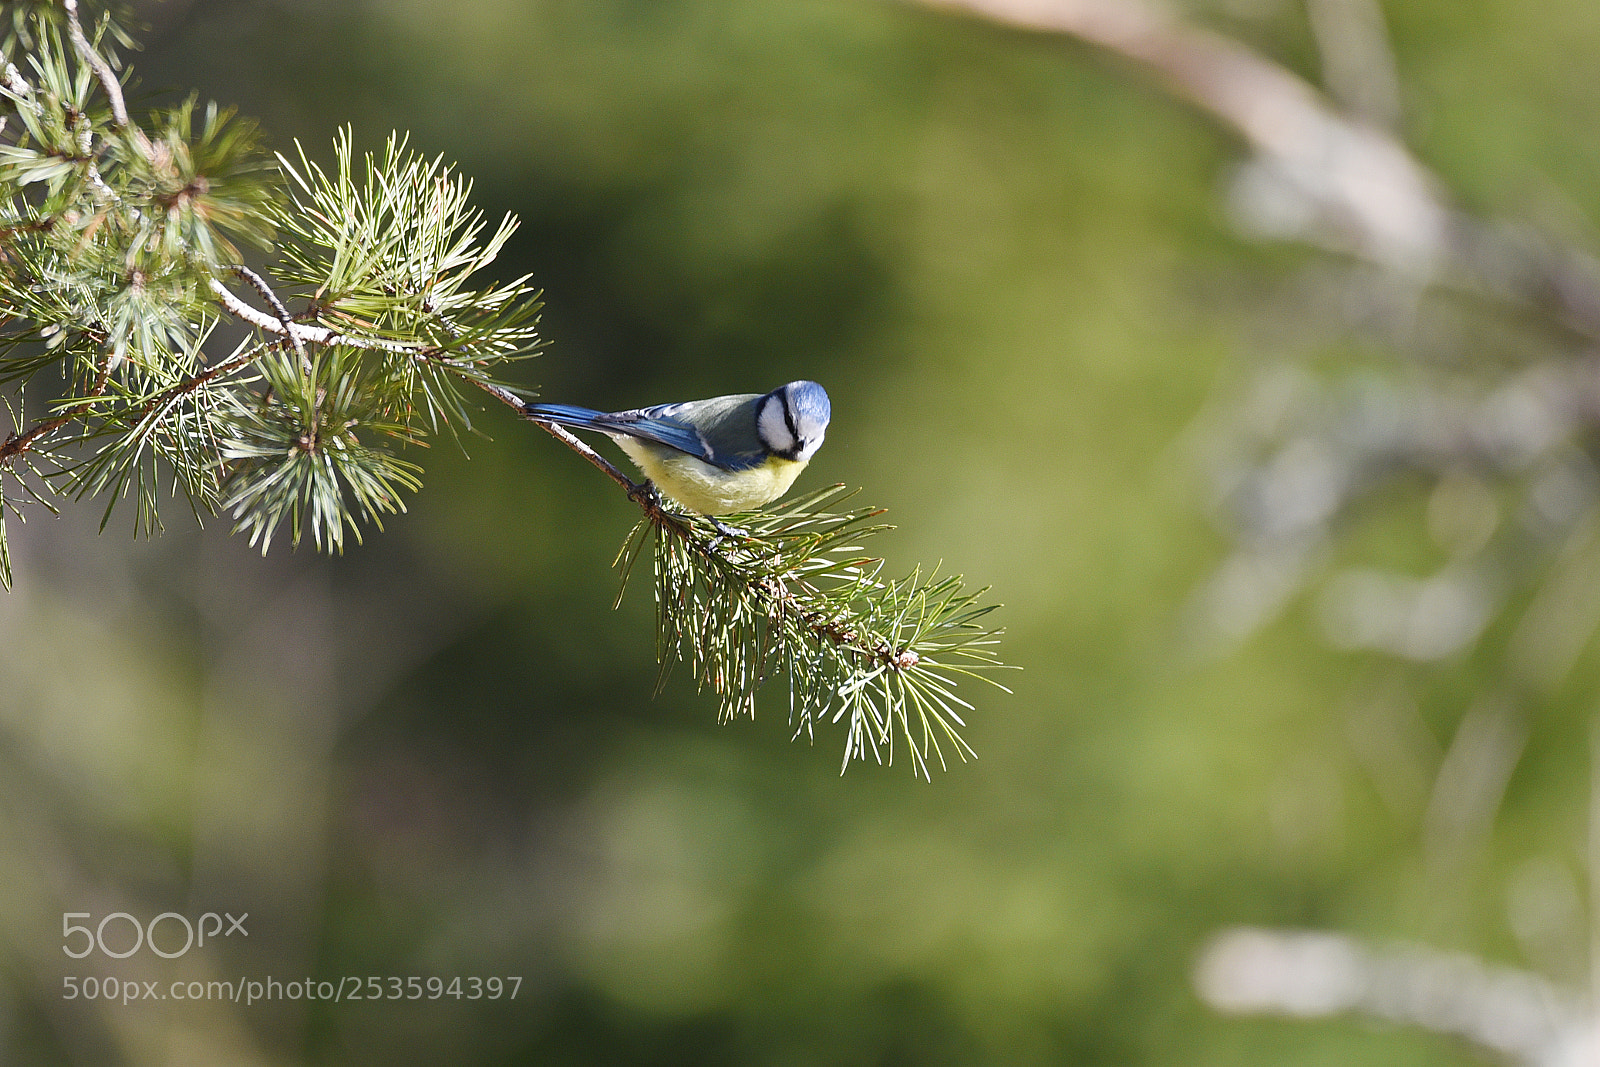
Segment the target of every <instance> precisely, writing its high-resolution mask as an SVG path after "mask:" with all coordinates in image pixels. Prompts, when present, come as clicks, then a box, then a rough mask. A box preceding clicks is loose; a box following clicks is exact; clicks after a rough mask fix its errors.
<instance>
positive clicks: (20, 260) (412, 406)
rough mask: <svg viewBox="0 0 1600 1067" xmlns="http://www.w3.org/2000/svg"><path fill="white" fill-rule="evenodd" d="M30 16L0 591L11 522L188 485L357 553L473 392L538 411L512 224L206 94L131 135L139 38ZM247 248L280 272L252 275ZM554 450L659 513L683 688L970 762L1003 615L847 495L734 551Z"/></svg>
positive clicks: (884, 751)
mask: <svg viewBox="0 0 1600 1067" xmlns="http://www.w3.org/2000/svg"><path fill="white" fill-rule="evenodd" d="M22 21H23V23H25V24H26V25H27V27H28V32H27V33H19V34H17V35H15V36H13V37H12V38H8V39H7V43H6V47H7V48H9V47H11V46H12V45H14V44H15V43H16V42H17V41H19V40H24V39H26V41H28V42H29V48H30V49H31V51H30V54H29V56H28V61H27V64H26V67H27V69H28V70H29V71H30V72H31V73H30V75H29V76H26V77H25V76H24V75H23V74H22V73H21V71H19V69H18V68H17V67H16V65H14V64H12V63H10V62H9V57H0V73H3V77H0V234H3V235H4V238H5V240H4V243H3V244H0V382H4V383H20V384H19V385H18V389H19V394H18V397H19V400H18V402H17V403H12V402H11V401H10V398H8V399H7V407H8V408H10V409H11V410H12V417H13V423H14V425H15V426H17V427H19V428H18V429H13V430H12V431H11V432H9V433H8V434H7V435H6V437H5V439H4V441H3V442H0V581H3V582H4V583H5V584H6V585H7V586H9V584H10V581H11V573H10V566H9V558H10V557H9V553H8V550H7V546H6V543H5V521H4V520H5V517H6V513H7V512H8V511H9V512H10V513H11V514H13V515H21V514H22V512H21V508H22V506H23V505H24V504H26V503H42V504H43V505H44V506H46V507H49V508H51V509H52V510H53V508H54V505H53V504H52V503H51V499H52V498H53V497H60V496H63V495H70V496H75V497H78V498H82V497H87V496H103V497H105V498H106V499H107V503H106V511H105V515H104V518H103V521H102V525H104V523H105V522H106V521H109V519H110V517H111V515H112V512H113V509H114V508H115V506H116V505H117V503H118V501H120V500H123V499H125V498H127V497H129V496H131V497H133V498H134V501H135V505H134V506H135V515H136V528H137V529H141V530H143V531H145V532H147V533H153V532H154V531H155V530H157V529H159V528H160V518H159V504H160V499H161V498H160V494H159V492H158V488H157V487H158V485H160V484H163V483H164V482H165V481H166V480H167V479H168V477H169V476H170V480H171V482H172V483H174V484H175V485H176V486H177V487H178V488H179V489H180V490H181V491H182V492H183V494H184V495H185V496H186V497H187V499H188V502H189V504H190V506H191V507H192V509H193V510H194V512H195V514H196V515H197V516H201V515H204V514H209V513H212V512H216V511H226V512H228V513H230V515H231V516H232V518H233V520H234V528H235V530H236V531H240V532H244V533H246V534H248V536H249V537H250V540H251V543H252V544H256V545H259V546H260V547H261V549H262V550H263V551H266V550H267V549H268V548H269V546H270V545H271V543H272V541H273V539H274V537H275V536H276V535H277V533H278V531H280V530H282V529H284V528H287V530H288V536H289V538H290V540H291V542H293V543H295V544H298V543H299V541H300V540H301V538H302V537H309V538H310V539H311V540H312V541H313V542H314V543H315V544H316V545H317V546H318V547H319V548H321V549H323V550H327V551H337V550H339V549H340V548H342V546H343V544H344V539H345V537H346V536H347V535H348V536H353V537H355V538H356V539H357V540H359V539H360V538H361V536H362V533H361V529H362V527H363V526H364V525H367V524H371V525H374V526H377V527H379V528H380V529H381V526H382V516H383V515H384V514H388V513H392V512H395V511H398V510H401V509H403V507H404V503H403V494H404V493H406V492H410V491H415V490H416V489H417V488H418V487H419V486H420V474H421V470H420V468H419V467H417V465H416V464H414V463H412V462H410V461H408V460H405V459H402V458H400V456H399V455H398V454H396V452H395V451H394V449H395V448H396V447H404V446H406V445H414V444H420V443H422V442H423V440H424V439H425V437H426V436H427V435H428V434H430V433H438V432H441V431H449V432H450V433H452V434H455V433H459V432H460V431H461V430H464V429H465V430H470V429H471V428H472V418H473V411H472V409H471V407H470V405H469V403H468V397H469V396H471V395H472V394H471V393H470V392H469V391H468V390H467V389H466V388H464V387H467V386H470V387H472V388H474V389H478V390H482V391H483V392H485V393H487V394H488V395H489V396H491V397H493V398H495V399H496V400H499V401H500V402H501V403H503V404H505V405H506V406H508V407H510V408H513V409H514V410H516V411H517V412H518V414H519V416H524V398H523V396H522V395H521V394H520V393H519V392H518V391H517V390H516V389H515V388H513V387H512V386H510V385H509V384H507V383H504V382H501V381H499V380H497V379H496V377H495V374H496V372H497V371H498V370H499V369H500V368H502V367H504V366H506V365H508V364H510V363H512V362H514V361H517V360H521V359H526V358H528V357H530V356H532V355H533V354H535V352H536V351H537V350H538V348H539V345H540V341H539V338H538V333H537V324H538V313H539V309H540V306H541V305H540V303H539V299H538V297H539V294H538V293H537V292H536V291H534V290H533V289H531V288H530V287H529V286H528V284H527V278H526V277H522V278H516V279H513V280H511V281H506V282H489V283H485V282H484V281H482V279H483V278H484V277H485V276H486V273H487V271H486V268H488V267H489V266H490V264H492V263H493V262H494V260H495V258H496V256H497V255H498V253H499V251H500V250H501V248H502V247H504V245H505V242H506V241H507V240H508V239H509V238H510V236H511V234H512V233H513V232H514V231H515V229H516V225H517V223H516V220H515V219H514V218H512V217H510V216H507V217H506V218H504V219H503V220H502V221H500V222H499V223H498V224H497V225H494V226H490V225H488V224H487V222H486V220H485V218H484V216H483V214H482V212H480V211H479V210H477V209H476V208H474V207H473V206H472V205H471V203H470V193H471V183H470V182H468V181H466V180H465V179H463V178H461V177H460V176H458V175H457V174H456V173H455V172H454V171H453V169H452V168H450V167H449V166H447V165H445V164H444V163H443V162H442V161H441V160H440V159H438V158H434V159H426V158H423V157H421V156H419V155H418V154H416V153H415V152H413V151H411V150H410V149H409V148H408V146H407V143H406V139H405V138H404V137H403V136H399V135H391V137H390V138H389V140H388V142H387V144H386V145H385V146H384V149H383V150H382V151H381V152H378V153H370V154H359V153H357V151H356V150H355V147H354V144H353V139H352V136H351V133H350V131H349V130H343V131H341V132H340V133H339V135H338V136H337V137H336V138H335V141H334V161H333V165H332V166H331V167H324V166H322V165H320V164H318V163H316V162H314V161H313V160H312V159H311V158H310V156H309V155H308V154H307V152H306V151H305V149H304V148H302V147H300V146H299V145H296V146H295V153H294V155H293V156H289V155H285V154H281V153H280V154H277V155H276V156H273V157H268V156H266V155H265V154H264V153H263V152H262V151H261V150H260V149H259V147H258V138H257V134H256V129H255V127H254V125H253V124H251V123H249V122H247V121H245V120H241V119H237V118H235V117H234V115H233V114H232V112H230V111H226V110H223V109H219V108H218V107H216V106H215V105H208V106H207V107H205V108H204V109H200V108H198V107H197V104H196V101H195V100H194V99H193V98H190V99H189V100H187V101H185V102H183V103H181V104H179V105H178V106H177V107H174V108H171V109H169V110H167V111H164V112H158V113H156V114H154V115H152V116H150V117H149V119H148V120H145V121H143V122H141V121H136V120H135V117H134V116H132V115H131V114H130V113H129V111H128V107H127V102H126V100H125V97H124V92H123V86H122V83H121V81H120V79H119V77H118V74H117V69H116V64H115V62H114V57H111V58H108V56H107V54H104V53H102V52H101V51H100V50H99V47H98V46H99V45H100V44H101V43H102V42H103V41H105V40H107V39H108V38H109V39H116V40H126V38H125V36H124V35H123V34H122V33H121V31H120V30H119V29H118V28H117V27H116V26H115V25H114V24H113V23H112V22H111V21H110V20H109V19H101V20H100V22H99V23H98V24H97V25H96V28H95V32H94V34H93V35H92V36H91V35H90V34H87V33H85V31H84V28H83V25H82V22H81V21H80V17H79V11H78V4H77V0H64V2H63V5H62V6H61V7H59V8H55V7H51V6H48V5H41V6H40V7H38V8H36V9H32V10H31V12H30V14H29V15H28V16H26V17H24V18H23V20H22ZM235 241H240V242H244V243H248V244H253V245H256V246H257V247H260V248H263V249H267V250H269V251H270V252H271V253H272V258H271V259H270V261H269V262H268V263H267V264H266V265H265V266H262V267H254V266H246V265H244V263H243V262H242V261H241V256H240V255H239V252H238V249H237V247H236V246H235ZM230 282H239V283H242V287H243V289H244V290H248V291H249V292H253V293H254V298H255V299H257V300H259V302H260V303H262V304H264V305H265V307H266V310H262V309H261V308H259V307H257V306H255V304H254V303H252V301H251V300H247V299H246V297H247V296H248V295H249V292H245V293H243V295H241V292H237V291H235V289H234V288H231V287H230ZM227 320H231V321H232V322H234V323H236V324H238V325H241V326H243V327H244V328H245V336H244V338H243V340H241V341H239V342H238V344H237V346H236V347H235V348H234V349H233V351H232V352H231V353H228V354H226V355H223V356H221V357H220V358H218V357H217V356H215V355H213V354H208V352H207V350H206V349H207V346H208V345H209V344H211V343H212V337H213V333H214V329H215V327H216V326H217V325H218V324H219V323H220V322H223V321H227ZM52 368H54V369H55V370H56V371H58V372H59V375H60V378H61V380H62V381H64V382H66V383H67V385H66V387H65V388H64V390H63V392H62V395H60V396H58V397H56V398H55V399H54V400H53V401H52V402H51V403H50V405H49V413H48V414H47V415H46V416H45V417H43V418H40V419H37V420H36V421H35V422H34V423H33V425H31V426H29V427H28V428H27V429H20V427H21V426H22V424H23V420H21V419H20V417H19V416H20V414H21V404H20V389H21V387H22V386H25V385H26V384H27V383H28V382H29V381H30V380H32V379H33V378H34V376H35V375H36V374H38V373H40V372H42V371H45V370H47V369H52ZM524 417H525V416H524ZM535 421H537V420H535ZM538 425H540V426H541V427H542V428H543V429H544V430H545V431H547V432H548V433H550V434H551V435H552V436H553V437H555V438H556V439H557V440H558V441H560V442H561V443H562V444H564V445H565V446H566V447H567V448H569V449H571V450H572V451H573V452H575V453H577V454H578V455H580V456H582V457H583V458H584V459H585V460H586V461H588V462H589V463H590V464H591V465H593V466H594V467H595V468H596V469H597V470H599V471H601V472H602V473H603V474H605V475H606V476H607V477H608V478H610V479H611V480H612V481H613V482H615V483H616V484H617V486H618V487H619V488H621V489H622V490H623V492H624V493H625V494H626V495H627V497H628V499H629V500H631V501H632V502H633V503H634V505H635V506H637V507H638V508H639V509H640V511H641V512H642V518H641V520H640V522H639V525H638V526H637V527H636V529H635V531H634V533H633V534H632V535H630V537H629V539H628V540H627V542H626V543H625V544H624V547H623V551H622V553H621V554H620V555H619V563H621V565H622V567H623V570H624V574H626V573H627V571H629V570H631V568H632V565H633V563H634V562H635V561H636V559H637V557H638V554H639V553H640V551H642V549H643V546H644V543H645V542H646V541H647V540H649V541H651V542H652V544H653V546H654V567H655V588H656V602H657V651H658V658H659V659H660V660H661V662H662V664H663V678H665V674H666V671H667V669H668V668H669V667H670V665H671V664H673V663H675V662H682V663H685V664H687V665H688V667H689V669H690V670H691V671H692V673H693V675H694V678H695V681H696V683H697V684H698V685H700V686H702V687H709V688H710V689H711V690H712V691H713V692H714V693H716V694H717V696H718V698H719V700H720V702H721V716H722V718H724V719H727V718H732V717H733V716H735V715H739V714H753V713H754V707H755V695H756V691H757V689H759V688H760V687H761V686H762V685H763V684H764V683H765V682H766V681H768V680H769V679H770V678H772V677H774V676H777V675H783V676H785V677H787V679H788V682H789V692H790V715H791V720H792V721H793V722H794V724H795V731H796V735H797V736H798V735H799V734H800V733H802V732H803V733H805V734H807V736H810V735H811V734H812V733H813V731H814V726H815V724H816V722H817V721H818V720H822V719H827V720H829V721H832V722H835V723H838V722H844V723H845V724H846V731H847V741H846V748H845V762H846V764H848V762H849V760H850V759H851V758H864V757H865V756H866V755H867V753H868V752H869V751H870V752H871V753H872V755H873V756H874V757H875V758H877V759H879V760H889V759H892V758H893V754H894V748H895V746H896V745H897V744H904V745H905V746H906V748H907V749H908V750H909V751H910V754H911V760H912V765H913V769H914V770H916V771H917V772H918V773H920V774H922V775H923V776H925V777H926V776H928V775H929V774H930V768H931V766H932V764H933V763H934V762H937V763H938V764H939V765H940V766H944V765H945V764H946V748H948V749H949V750H950V752H951V753H952V754H953V755H955V756H958V757H959V758H961V759H963V760H965V759H966V758H967V757H968V756H969V755H970V754H971V751H972V750H971V749H970V748H969V747H968V746H967V744H966V742H965V741H964V740H963V739H962V738H961V736H960V734H959V733H958V730H959V729H960V728H962V727H963V726H964V723H963V720H962V717H961V710H962V709H967V708H970V705H969V704H967V703H966V702H965V701H964V700H962V699H961V698H959V697H957V696H956V695H955V693H954V688H955V685H956V682H957V680H958V679H960V678H983V679H984V680H987V681H992V679H989V678H987V676H986V674H985V673H984V672H987V671H990V670H992V669H994V668H997V667H999V666H1000V664H999V663H998V661H997V660H996V658H995V657H994V655H993V652H992V647H991V646H992V645H993V643H994V640H995V637H996V635H997V634H998V632H999V631H997V630H992V629H986V628H985V627H984V625H983V624H982V622H981V620H983V618H984V616H986V615H987V614H988V612H989V611H990V610H992V609H991V608H990V607H987V606H983V607H980V606H978V605H977V599H978V597H979V596H980V595H981V594H970V593H963V592H962V589H961V583H960V581H959V579H955V578H941V577H939V576H938V574H937V572H935V573H933V574H930V575H928V576H927V577H923V575H922V574H921V572H920V571H913V572H912V573H911V575H910V576H908V577H907V578H904V579H901V580H898V581H890V580H885V579H884V578H883V577H882V569H883V563H882V561H881V560H878V559H875V558H872V557H870V556H866V555H863V554H862V553H861V550H860V548H859V546H858V545H857V544H856V543H855V542H856V541H857V540H859V539H860V538H863V537H867V536H870V535H871V534H873V533H875V532H877V531H879V530H882V529H885V528H886V527H883V526H881V525H876V524H874V523H873V521H872V520H873V519H875V518H876V516H877V515H878V512H876V511H871V510H856V511H846V512H834V511H830V510H827V509H828V508H830V507H832V506H834V505H837V504H838V503H839V502H840V501H841V500H842V499H843V497H842V496H841V494H840V491H839V489H838V488H837V487H835V488H834V489H829V490H824V491H823V492H821V493H816V494H812V495H811V496H809V497H806V498H803V499H801V500H799V501H796V502H794V503H792V504H790V505H788V506H786V507H783V508H780V509H778V510H775V511H773V512H770V513H765V514H752V515H743V516H736V517H735V518H736V521H738V522H739V523H740V524H741V525H742V526H743V527H745V529H746V531H747V532H746V533H745V534H743V535H741V536H739V537H730V536H728V533H727V528H726V527H723V526H721V525H720V524H717V523H714V522H712V521H710V520H707V519H704V518H702V517H700V516H696V515H692V514H688V513H684V512H681V511H679V510H677V509H676V508H675V507H674V506H672V505H670V504H669V503H667V502H666V501H664V500H663V499H662V498H661V497H660V496H659V495H658V494H657V493H656V492H655V489H654V487H653V486H651V485H650V484H649V483H648V482H642V483H640V482H634V481H633V480H632V479H630V478H629V477H628V476H627V475H625V474H624V473H623V472H622V471H621V470H619V469H618V468H617V467H616V466H614V465H613V464H612V463H611V462H610V461H608V460H607V459H605V458H604V457H603V456H601V455H600V454H599V453H598V452H596V451H595V450H594V449H592V448H590V447H589V446H588V445H587V444H585V443H584V442H583V441H581V440H579V439H578V438H577V437H575V436H574V435H573V434H571V433H569V432H568V431H567V430H565V429H563V428H562V427H559V426H556V425H553V424H550V423H544V422H539V423H538ZM995 684H998V683H995ZM1002 688H1003V687H1002Z"/></svg>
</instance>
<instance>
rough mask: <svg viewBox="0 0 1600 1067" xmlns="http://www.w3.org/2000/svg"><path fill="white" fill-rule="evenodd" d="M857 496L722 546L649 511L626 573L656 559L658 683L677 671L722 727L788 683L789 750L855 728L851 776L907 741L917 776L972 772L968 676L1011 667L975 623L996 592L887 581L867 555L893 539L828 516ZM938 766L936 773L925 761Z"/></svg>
mask: <svg viewBox="0 0 1600 1067" xmlns="http://www.w3.org/2000/svg"><path fill="white" fill-rule="evenodd" d="M851 495H853V494H851V493H846V492H844V487H843V486H837V485H836V486H832V487H830V488H827V489H823V490H820V491H818V492H815V493H811V494H809V495H807V496H804V497H801V498H799V499H797V500H794V501H792V502H790V503H789V504H787V505H785V506H783V507H780V508H778V509H776V510H774V511H771V512H767V513H761V514H748V515H741V516H736V517H735V521H736V522H738V523H739V529H738V532H737V534H736V535H735V536H728V535H727V534H726V533H725V532H724V530H723V529H719V528H718V526H717V524H714V523H712V522H710V521H709V520H707V519H704V518H701V517H699V516H694V515H687V514H678V513H671V512H664V511H650V512H649V513H647V514H646V516H645V518H644V519H642V520H640V522H639V524H638V525H637V526H636V527H635V528H634V531H633V534H632V535H631V536H630V537H629V539H628V541H627V542H626V543H625V544H624V545H623V549H622V551H621V553H619V554H618V557H617V561H618V564H619V566H621V568H622V571H623V575H624V582H626V579H627V575H628V573H629V572H630V571H631V570H632V568H633V564H634V562H635V561H636V560H637V558H638V556H639V554H640V552H641V551H642V549H643V547H644V545H645V543H646V542H647V541H649V542H652V544H653V547H654V559H655V594H656V646H657V659H658V660H659V661H660V662H661V664H662V678H663V680H664V679H665V677H666V674H667V672H668V669H669V668H670V666H671V664H672V663H673V662H680V663H684V664H687V665H688V667H689V670H690V671H691V672H692V673H693V675H694V678H695V681H696V683H697V684H698V685H700V686H701V687H703V688H708V689H710V690H711V691H712V692H713V693H715V694H716V695H717V697H718V698H719V700H720V701H721V718H723V719H724V720H727V719H731V718H733V717H735V716H737V715H740V714H747V715H751V716H754V714H755V696H756V690H757V689H759V688H760V687H761V685H762V683H763V682H765V681H766V680H767V679H768V678H769V677H773V676H784V677H786V678H787V680H788V683H789V716H790V721H791V723H793V724H794V726H795V736H796V737H799V736H800V735H801V734H802V733H804V734H805V735H806V736H807V737H808V738H811V737H812V736H813V732H814V727H815V724H816V723H817V722H819V721H828V722H832V723H838V722H840V721H844V722H845V723H846V726H847V732H846V740H845V748H844V759H843V765H842V767H841V770H842V769H843V767H845V766H848V765H849V763H850V760H851V759H852V758H856V759H862V758H865V757H866V756H867V754H868V753H870V754H871V755H872V756H873V757H874V758H875V759H876V760H878V761H879V762H880V763H881V762H883V761H884V760H885V759H892V758H893V755H894V747H895V743H896V741H895V739H896V737H899V738H900V739H901V741H902V742H903V743H904V745H905V748H906V751H907V752H908V753H909V755H910V758H911V764H912V769H913V771H914V772H915V773H918V774H921V775H922V776H924V777H927V776H928V775H929V768H930V766H931V762H937V763H938V765H939V766H940V768H941V769H943V768H945V767H946V766H947V764H946V761H945V747H946V746H947V745H948V746H949V748H950V751H951V752H952V753H953V754H954V755H955V756H957V757H959V758H960V759H961V760H962V761H963V762H965V761H966V759H967V757H968V756H969V755H971V754H972V749H971V748H970V747H969V746H968V745H967V743H966V741H964V740H963V739H962V737H961V735H960V733H958V732H957V731H958V728H961V727H965V725H966V723H965V722H964V721H963V719H962V717H961V711H960V710H958V709H966V710H969V711H970V710H971V709H972V705H971V704H970V703H968V702H967V701H966V700H963V699H962V698H961V697H959V696H957V695H956V693H955V688H956V683H957V680H958V677H965V678H971V679H981V680H983V681H985V682H988V683H990V684H991V685H994V686H996V687H997V688H1000V689H1005V687H1004V686H1003V685H1000V683H999V682H997V681H995V680H994V679H993V678H990V677H988V675H987V673H985V672H988V671H993V670H995V669H998V668H1000V667H1001V664H1000V661H999V659H998V657H997V656H996V655H995V652H994V647H993V646H994V645H995V644H997V643H998V637H999V632H1000V631H998V630H996V629H990V628H985V626H984V625H982V622H981V620H982V619H983V618H984V616H986V615H988V614H989V613H990V612H991V611H992V610H994V607H995V605H980V604H978V600H979V598H980V597H981V596H982V595H983V594H984V593H985V592H987V590H979V591H977V592H963V591H962V580H961V578H960V577H958V576H944V577H940V576H939V575H938V573H937V570H935V572H934V573H933V574H930V575H928V576H927V577H923V576H922V574H921V573H920V570H913V571H912V573H911V574H910V575H909V576H907V577H905V578H902V579H885V578H884V577H883V569H884V561H883V560H882V559H880V558H877V557H873V556H870V555H865V554H863V551H862V548H861V546H860V544H859V543H858V542H859V541H861V540H862V539H864V538H867V537H870V536H871V535H873V534H875V533H880V532H882V531H884V530H888V529H891V527H889V526H887V525H884V524H882V523H875V522H874V521H873V520H874V519H876V518H877V517H878V516H879V515H881V514H882V512H881V511H879V510H875V509H871V508H860V509H854V510H849V511H831V510H828V509H829V508H832V507H834V506H836V505H838V504H840V503H843V502H844V501H845V500H846V499H848V497H849V496H851ZM930 761H931V762H930Z"/></svg>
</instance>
